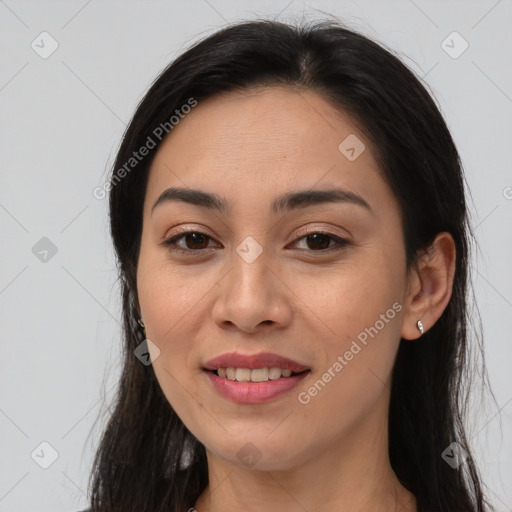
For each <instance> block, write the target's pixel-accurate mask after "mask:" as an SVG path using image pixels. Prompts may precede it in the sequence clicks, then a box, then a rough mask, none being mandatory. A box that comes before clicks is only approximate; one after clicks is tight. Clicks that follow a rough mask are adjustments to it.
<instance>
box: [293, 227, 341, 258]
mask: <svg viewBox="0 0 512 512" xmlns="http://www.w3.org/2000/svg"><path fill="white" fill-rule="evenodd" d="M303 240H304V241H305V242H306V246H309V248H315V250H313V249H311V251H312V252H324V253H325V252H331V251H337V250H340V249H342V248H343V247H344V246H346V245H348V244H349V243H350V242H348V240H345V239H344V238H340V237H339V236H336V235H333V234H332V233H326V232H323V231H310V232H307V233H306V235H305V236H301V237H300V238H297V239H296V240H295V243H298V242H301V241H303ZM333 241H334V242H335V244H334V245H333V246H329V244H330V243H331V242H333ZM306 249H308V247H306Z"/></svg>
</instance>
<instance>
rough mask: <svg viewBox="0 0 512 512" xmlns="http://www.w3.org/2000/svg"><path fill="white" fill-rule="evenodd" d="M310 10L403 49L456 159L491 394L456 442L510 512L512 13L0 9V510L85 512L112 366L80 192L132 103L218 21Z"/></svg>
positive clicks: (429, 5) (511, 5)
mask: <svg viewBox="0 0 512 512" xmlns="http://www.w3.org/2000/svg"><path fill="white" fill-rule="evenodd" d="M322 11H325V12H326V13H330V14H333V15H336V16H338V17H340V18H341V19H343V20H345V21H346V22H347V23H348V24H349V25H350V26H351V27H352V28H355V29H358V30H361V31H362V32H364V33H365V34H367V35H369V36H370V37H375V38H377V39H378V40H380V41H381V42H384V43H385V44H387V45H388V46H390V47H391V48H393V49H395V50H397V51H399V52H400V54H402V55H403V59H404V60H405V62H406V63H407V64H408V65H409V66H410V67H412V68H413V69H414V70H415V71H416V72H417V73H418V74H420V75H421V76H422V77H424V78H425V80H426V81H427V82H428V84H429V86H430V88H431V90H432V92H433V93H434V94H435V97H436V98H437V101H438V103H439V105H440V107H441V109H442V112H443V114H444V116H445V118H446V120H447V122H448V125H449V127H450V129H451V130H452V133H453V136H454V139H455V142H456V144H457V146H458V148H459V151H460V153H461V156H462V159H463V164H464V166H465V170H466V175H467V180H468V183H469V186H470V189H471V191H472V201H473V202H472V204H471V211H472V222H473V226H475V227H476V229H475V233H476V235H477V239H478V243H479V246H480V251H481V252H480V253H478V254H477V256H476V258H475V259H474V260H473V262H472V268H473V273H474V282H475V292H476V297H477V303H478V306H479V309H480V312H481V315H482V322H483V327H484V335H485V339H486V346H485V352H486V360H487V366H488V371H489V374H490V378H491V383H492V385H493V389H494V392H495V396H496V401H497V405H496V404H493V403H492V402H491V401H489V400H484V401H483V403H482V402H480V401H478V395H476V398H475V400H474V402H473V403H474V404H475V405H474V408H473V415H472V418H471V422H470V425H469V437H470V438H471V442H472V444H473V446H474V449H475V453H476V456H477V461H478V463H479V465H480V467H481V470H482V473H483V475H484V476H485V478H486V482H487V485H488V487H489V490H490V492H491V496H492V497H493V500H494V503H495V505H496V507H497V510H499V511H511V510H512V403H511V402H512V377H511V365H510V363H511V361H512V357H511V355H512V344H511V336H510V333H511V331H512V291H511V290H512V286H511V285H512V275H511V271H510V262H511V261H512V242H511V233H512V230H511V225H512V222H511V221H512V172H511V156H510V155H511V152H510V144H511V140H512V137H511V136H512V116H511V114H512V76H511V69H512V66H511V58H510V53H511V52H510V51H511V49H512V32H511V31H510V26H511V25H512V2H511V1H510V0H500V1H496V0H492V1H487V0H485V1H483V0H482V1H464V2H462V1H420V0H414V1H413V0H396V1H357V2H349V1H344V2H339V1H338V2H334V1H317V2H308V3H303V2H301V1H299V0H295V1H292V2H289V0H284V1H282V0H272V1H260V2H255V1H252V2H249V1H238V2H235V1H234V0H231V1H228V0H209V1H206V0H191V1H189V2H187V3H185V2H177V1H166V2H164V1H153V2H134V1H132V2H129V1H123V2H121V1H119V2H114V1H102V2H100V1H99V0H92V1H91V0H89V1H80V2H75V1H67V2H64V1H61V2H57V1H51V2H50V1H49V2H35V1H32V2H25V1H15V0H6V1H0V40H1V47H2V53H1V67H0V112H1V114H0V119H1V122H0V130H1V131H0V140H1V155H0V166H1V182H0V222H1V229H2V235H1V236H2V244H1V265H0V311H1V315H2V317H1V326H2V328H1V361H2V369H1V372H0V389H1V399H0V429H1V449H0V450H1V451H0V460H1V461H2V462H1V469H0V511H2V512H7V511H9V512H11V511H20V512H21V511H34V510H38V511H40V512H44V511H50V510H51V511H54V512H56V511H70V512H71V511H74V510H80V509H81V508H84V507H85V506H86V505H87V503H88V500H87V497H86V494H85V493H86V487H87V478H88V472H89V469H90V464H91V458H92V454H93V450H94V448H95V446H96V443H97V441H98V438H99V432H100V429H101V427H102V426H103V425H104V420H103V419H100V420H99V421H98V422H97V423H96V426H95V428H93V427H94V425H95V420H96V419H97V418H98V417H100V418H104V417H105V414H104V413H105V411H106V405H107V404H108V401H109V400H110V399H111V398H112V396H113V392H114V389H115V388H114V386H115V383H116V379H117V377H118V375H119V357H120V335H119V333H120V325H119V321H118V319H119V318H120V305H119V301H118V296H117V293H118V287H117V284H116V274H115V262H114V258H113V253H112V248H111V243H110V240H109V236H108V216H107V200H106V199H103V200H98V199H95V198H94V197H93V194H92V191H93V189H94V188H95V187H97V186H99V185H102V184H103V182H104V180H105V178H106V176H107V172H108V169H109V167H110V165H111V164H112V163H113V158H114V155H115V151H116V149H117V147H118V144H119V142H120V138H121V135H122V133H123V130H124V128H125V125H126V123H127V122H128V121H129V119H130V117H131V115H132V114H133V112H134V109H135V107H136V105H137V103H138V101H139V100H140V99H141V98H142V96H143V94H144V92H145V91H146V90H147V88H148V86H149V84H150V83H151V81H152V80H153V79H154V78H155V77H156V76H157V74H158V73H159V72H160V71H161V70H162V69H163V68H164V67H165V66H166V65H167V64H168V63H169V62H170V61H171V60H172V59H173V58H174V57H175V56H176V55H177V54H179V53H180V52H181V51H182V50H183V49H185V48H186V47H187V46H188V45H189V44H190V43H192V42H193V41H195V40H196V39H197V38H199V37H201V36H204V35H206V34H209V33H211V32H213V31H214V30H216V29H217V28H220V27H221V26H223V25H225V24H226V22H231V21H234V20H239V19H249V18H254V17H256V16H265V17H266V16H271V17H277V18H278V19H280V20H282V21H294V20H297V19H300V18H301V17H302V15H303V13H305V14H306V16H308V17H310V16H313V17H315V18H321V17H322ZM44 31H46V32H48V33H49V34H50V35H51V38H53V39H54V40H55V41H57V43H58V48H57V50H56V51H55V52H54V53H53V54H51V55H50V56H48V57H47V58H42V56H41V52H43V50H44V51H48V50H49V49H51V39H49V36H40V34H41V33H42V32H44ZM454 31H457V32H458V33H459V34H460V35H461V36H462V38H464V40H465V41H467V43H468V45H469V46H468V48H467V50H466V51H464V52H463V53H462V54H461V55H459V56H457V58H454V55H455V54H457V53H459V52H460V50H461V49H463V46H462V45H463V44H464V43H463V41H462V40H460V39H457V38H456V37H457V36H455V39H454V38H453V36H450V38H448V39H447V37H448V36H449V35H450V34H452V32H454ZM42 38H43V39H44V42H41V39H42ZM445 40H446V42H445V43H443V41H445ZM451 41H453V42H451ZM33 42H34V45H39V46H36V48H37V50H38V52H39V53H37V52H36V51H35V49H33V48H32V46H31V45H32V43H33ZM447 45H449V46H451V48H449V47H447ZM43 46H44V48H43ZM447 51H448V53H447ZM449 52H451V53H452V55H450V54H449ZM397 129H399V127H397ZM434 150H435V148H434ZM44 237H46V238H47V239H48V240H49V241H51V243H50V242H49V241H48V240H46V239H44V240H42V241H41V239H42V238H44ZM34 247H35V248H34ZM52 247H54V249H53V251H55V249H56V251H57V252H56V253H55V254H53V253H52ZM45 250H48V252H47V253H45V252H44V251H45ZM41 258H42V259H43V261H42V260H41ZM477 384H478V382H477ZM91 429H92V430H91ZM91 431H92V434H91V435H90V436H89V433H90V432H91ZM43 442H46V443H49V445H50V446H51V447H50V446H48V445H42V446H41V443H43ZM52 450H55V451H56V453H57V454H58V456H57V458H56V460H55V461H53V459H52V453H53V452H52ZM51 462H52V463H51ZM50 463H51V465H50V466H49V467H48V468H47V469H43V468H42V467H40V465H41V464H43V465H44V464H50Z"/></svg>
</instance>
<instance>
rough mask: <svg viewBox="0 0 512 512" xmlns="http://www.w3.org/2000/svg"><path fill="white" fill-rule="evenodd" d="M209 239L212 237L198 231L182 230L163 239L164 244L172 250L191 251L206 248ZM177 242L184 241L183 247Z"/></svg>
mask: <svg viewBox="0 0 512 512" xmlns="http://www.w3.org/2000/svg"><path fill="white" fill-rule="evenodd" d="M182 239H183V240H182ZM209 240H212V238H211V237H210V236H208V235H206V234H205V233H201V232H200V231H183V232H182V233H180V234H178V235H175V236H173V237H171V238H168V239H167V240H165V241H164V245H167V246H169V247H170V249H171V250H173V251H177V252H182V253H187V252H188V253H192V252H200V251H201V250H203V249H207V248H208V241H209ZM178 242H184V243H185V246H184V247H183V245H179V243H178Z"/></svg>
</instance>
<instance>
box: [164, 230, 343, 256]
mask: <svg viewBox="0 0 512 512" xmlns="http://www.w3.org/2000/svg"><path fill="white" fill-rule="evenodd" d="M192 233H194V234H198V235H202V236H204V237H206V238H209V239H210V240H213V238H212V237H211V236H209V235H207V234H206V233H203V232H201V231H197V230H185V231H181V232H180V233H178V234H177V235H173V236H172V237H170V238H167V239H165V240H164V241H163V245H165V246H167V247H168V248H169V249H170V250H171V251H173V252H177V253H180V254H189V255H191V254H193V253H201V252H204V251H206V250H208V248H206V249H182V248H180V247H178V246H177V245H176V242H177V241H178V240H180V239H181V238H183V237H184V236H186V235H189V234H192ZM311 235H324V236H328V237H329V238H331V239H332V240H334V241H335V242H336V243H337V245H335V246H333V247H329V248H327V249H319V250H316V251H315V250H313V249H309V250H308V249H302V250H306V251H308V252H313V253H322V254H326V253H331V252H333V251H339V250H341V249H343V248H344V247H345V246H347V245H350V242H349V241H348V240H345V239H344V238H340V237H339V236H336V235H333V234H332V233H328V232H325V231H316V230H312V231H307V232H306V233H302V235H301V236H300V237H299V238H296V239H295V240H294V243H295V242H298V241H300V240H303V239H305V238H307V237H308V236H311ZM197 255H198V254H194V256H197Z"/></svg>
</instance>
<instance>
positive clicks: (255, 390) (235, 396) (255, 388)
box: [204, 370, 310, 404]
mask: <svg viewBox="0 0 512 512" xmlns="http://www.w3.org/2000/svg"><path fill="white" fill-rule="evenodd" d="M204 372H205V373H206V375H207V376H208V378H209V379H210V382H211V383H212V384H213V387H214V388H215V389H216V390H217V392H218V393H220V394H221V395H222V396H223V397H225V398H227V399H229V400H232V401H233V402H236V403H239V404H261V403H263V402H267V401H269V400H272V399H274V398H276V397H278V396H280V395H282V394H283V393H286V392H287V391H290V390H291V389H292V388H294V387H295V386H297V384H298V383H299V382H301V381H302V380H303V379H304V378H305V377H306V376H307V375H309V373H310V372H309V371H306V372H303V373H299V374H297V375H292V376H291V377H280V378H279V379H274V380H268V381H266V382H238V381H235V380H229V379H226V378H225V377H219V376H218V375H216V374H215V373H213V372H211V371H208V370H204Z"/></svg>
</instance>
